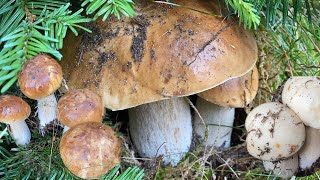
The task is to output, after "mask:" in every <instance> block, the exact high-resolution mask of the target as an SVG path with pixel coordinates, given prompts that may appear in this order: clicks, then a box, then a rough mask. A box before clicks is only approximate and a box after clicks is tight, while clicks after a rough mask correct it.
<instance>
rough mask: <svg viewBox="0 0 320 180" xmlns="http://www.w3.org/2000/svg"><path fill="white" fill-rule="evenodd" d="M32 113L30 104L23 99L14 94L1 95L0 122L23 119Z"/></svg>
mask: <svg viewBox="0 0 320 180" xmlns="http://www.w3.org/2000/svg"><path fill="white" fill-rule="evenodd" d="M30 113H31V109H30V106H29V104H28V103H26V102H25V101H24V100H23V99H21V98H19V97H17V96H12V95H3V96H0V122H3V123H7V124H10V122H17V121H23V120H25V119H26V118H27V117H29V115H30Z"/></svg>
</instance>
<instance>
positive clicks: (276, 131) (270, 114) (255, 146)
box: [245, 102, 306, 161]
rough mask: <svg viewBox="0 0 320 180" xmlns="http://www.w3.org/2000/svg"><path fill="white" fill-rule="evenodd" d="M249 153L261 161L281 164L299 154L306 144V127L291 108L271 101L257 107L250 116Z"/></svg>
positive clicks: (248, 121) (247, 124) (247, 119)
mask: <svg viewBox="0 0 320 180" xmlns="http://www.w3.org/2000/svg"><path fill="white" fill-rule="evenodd" d="M245 127H246V130H247V131H248V134H247V138H246V143H247V150H248V152H249V153H250V154H251V155H252V156H254V157H256V158H258V159H261V160H266V161H278V160H281V159H285V158H288V157H290V156H292V155H293V154H295V153H296V152H298V150H299V149H300V148H301V147H302V145H303V143H304V141H305V136H306V134H305V127H304V124H303V123H302V121H301V120H300V118H299V117H298V116H297V115H296V114H295V113H294V112H293V111H292V110H290V109H289V108H288V107H287V106H285V105H283V104H280V103H276V102H270V103H265V104H261V105H259V106H257V107H256V108H254V109H253V110H252V111H251V112H250V113H249V114H248V116H247V118H246V122H245Z"/></svg>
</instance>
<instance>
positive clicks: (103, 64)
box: [62, 0, 258, 165]
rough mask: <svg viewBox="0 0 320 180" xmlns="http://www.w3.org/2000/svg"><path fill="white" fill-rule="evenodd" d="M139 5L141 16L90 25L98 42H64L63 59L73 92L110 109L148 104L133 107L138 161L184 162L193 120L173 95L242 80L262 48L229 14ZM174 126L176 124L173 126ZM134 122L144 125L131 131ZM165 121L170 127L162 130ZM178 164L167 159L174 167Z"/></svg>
mask: <svg viewBox="0 0 320 180" xmlns="http://www.w3.org/2000/svg"><path fill="white" fill-rule="evenodd" d="M135 3H136V7H137V11H136V12H137V15H136V16H135V17H133V18H131V19H129V18H123V19H121V20H118V19H116V18H115V19H110V20H109V21H108V22H107V23H105V22H100V21H98V22H96V24H91V25H92V26H93V27H94V28H93V29H95V32H94V33H95V35H94V36H95V37H97V39H96V40H95V41H92V38H91V37H90V36H91V35H87V34H84V35H83V36H82V39H80V40H78V42H79V41H80V42H79V43H78V45H76V46H75V42H77V41H76V40H74V39H71V38H72V37H70V36H69V37H67V38H66V40H65V44H64V49H63V50H62V54H63V55H64V58H66V59H68V60H67V61H62V66H63V68H64V72H65V75H66V80H67V84H68V87H69V88H70V89H77V88H88V89H90V90H92V91H95V92H97V93H98V94H99V95H100V96H101V97H102V98H103V100H104V105H105V107H106V108H109V109H111V110H121V109H127V108H134V107H136V106H139V105H143V107H141V108H139V107H137V109H130V110H129V114H130V116H131V117H130V116H129V121H130V124H131V126H130V127H129V128H130V133H131V134H135V135H132V136H134V138H133V139H132V140H133V142H134V144H135V146H136V147H137V149H140V151H138V152H139V154H140V156H142V157H149V158H154V157H155V156H161V155H163V156H164V157H168V156H167V155H171V154H179V157H180V158H181V157H183V155H185V154H186V153H187V151H188V149H189V147H190V143H191V136H192V134H191V132H192V126H191V124H192V123H191V119H192V118H191V113H190V107H189V106H188V105H187V102H186V101H185V100H183V99H181V100H177V99H174V98H177V97H183V96H189V95H192V94H196V93H199V92H202V91H205V90H208V89H211V88H213V87H215V86H217V85H219V84H221V83H223V82H225V81H227V80H229V79H232V78H235V77H239V76H242V75H244V74H245V73H247V72H248V71H249V70H250V69H251V68H252V67H253V66H254V64H255V62H256V60H257V52H258V51H257V45H256V42H255V40H254V37H253V36H252V34H251V33H250V32H249V31H247V30H244V29H243V28H241V27H239V26H238V23H237V22H238V21H236V20H235V21H234V20H232V19H231V18H230V19H228V20H226V19H224V16H223V17H217V16H211V15H206V14H202V13H199V12H195V11H192V10H188V9H186V8H181V7H171V6H168V5H159V4H157V3H152V2H149V1H142V0H137V1H135ZM175 3H177V4H180V5H183V6H187V7H191V8H194V9H197V10H201V11H205V12H213V13H217V14H220V9H221V8H220V6H218V5H217V4H218V3H215V2H213V1H183V0H177V1H175ZM208 22H210V23H208ZM105 35H107V36H105ZM100 37H101V38H100ZM77 52H81V56H77ZM239 64H241V66H239ZM79 77H81V78H80V79H81V81H79ZM160 100H162V101H160ZM158 101H159V102H158ZM149 106H150V107H149ZM153 106H155V107H160V106H161V107H162V108H159V109H161V110H164V111H163V112H162V111H160V110H155V109H156V108H155V107H153ZM164 106H167V107H164ZM174 106H180V107H174ZM182 107H183V108H186V109H185V110H183V111H182V112H185V115H183V116H181V117H183V118H185V119H180V115H179V112H176V110H178V109H181V108H182ZM141 110H143V111H141ZM145 110H150V111H152V113H151V112H145ZM169 110H172V111H169ZM153 113H155V114H154V115H153ZM177 113H178V114H177ZM133 114H135V115H133ZM146 114H148V116H146ZM165 114H166V115H165ZM167 114H169V115H167ZM180 114H181V113H180ZM186 116H188V118H186ZM155 117H157V119H156V118H155ZM159 117H160V118H159ZM144 118H148V119H144ZM171 118H175V119H173V120H172V119H171ZM172 121H175V122H176V123H177V124H176V125H175V126H171V125H170V124H171V122H172ZM187 121H188V122H187ZM134 124H139V125H140V127H139V128H132V127H134ZM159 124H163V127H164V128H163V129H157V127H159ZM161 126H162V125H161ZM141 127H144V128H141ZM186 129H187V130H186ZM162 130H165V133H162V132H161V131H162ZM134 131H138V132H134ZM146 137H148V138H146ZM174 137H177V138H174ZM144 139H147V140H148V141H154V142H149V143H147V142H146V143H147V144H152V145H153V146H149V147H148V148H147V149H146V148H142V147H138V146H139V145H138V144H137V143H135V142H142V141H144ZM169 142H174V143H169ZM170 146H171V147H170ZM166 149H167V151H166ZM171 150H175V151H172V152H171ZM176 150H178V151H180V152H177V151H176ZM158 152H165V153H166V154H161V153H158ZM149 155H151V156H149ZM169 157H170V156H169ZM178 160H179V159H178V158H173V160H170V159H168V158H164V161H165V162H166V163H167V164H168V163H170V164H172V165H176V164H177V163H178Z"/></svg>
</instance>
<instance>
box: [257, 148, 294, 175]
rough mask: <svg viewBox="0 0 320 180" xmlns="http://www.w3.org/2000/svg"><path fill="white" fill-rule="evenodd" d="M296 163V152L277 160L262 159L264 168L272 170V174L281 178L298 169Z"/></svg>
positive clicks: (292, 173)
mask: <svg viewBox="0 0 320 180" xmlns="http://www.w3.org/2000/svg"><path fill="white" fill-rule="evenodd" d="M298 164H299V162H298V155H297V154H294V155H293V156H291V157H289V158H286V159H283V160H279V161H263V166H264V168H265V170H267V171H272V173H273V174H274V175H276V176H277V177H281V178H283V179H286V178H290V177H292V176H294V175H295V174H296V173H297V172H298V170H299V165H298Z"/></svg>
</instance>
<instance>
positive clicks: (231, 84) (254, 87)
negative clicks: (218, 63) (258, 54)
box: [198, 66, 259, 108]
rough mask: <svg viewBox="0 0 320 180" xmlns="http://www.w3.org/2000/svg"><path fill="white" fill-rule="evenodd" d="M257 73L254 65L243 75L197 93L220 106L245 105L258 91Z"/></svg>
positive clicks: (237, 106)
mask: <svg viewBox="0 0 320 180" xmlns="http://www.w3.org/2000/svg"><path fill="white" fill-rule="evenodd" d="M258 86H259V74H258V69H257V67H256V66H255V67H254V68H253V70H251V71H250V72H249V73H247V74H245V75H244V76H241V77H237V78H234V79H231V80H228V81H227V82H224V83H223V84H220V85H219V86H217V87H215V88H212V89H210V90H207V91H203V92H201V93H199V94H198V96H200V97H201V98H203V99H205V100H207V101H209V102H212V103H215V104H217V105H220V106H228V107H235V108H240V107H245V106H247V105H248V104H249V103H250V102H252V100H253V99H254V97H255V96H256V94H257V92H258Z"/></svg>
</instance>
